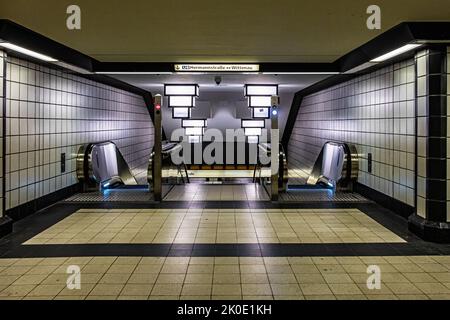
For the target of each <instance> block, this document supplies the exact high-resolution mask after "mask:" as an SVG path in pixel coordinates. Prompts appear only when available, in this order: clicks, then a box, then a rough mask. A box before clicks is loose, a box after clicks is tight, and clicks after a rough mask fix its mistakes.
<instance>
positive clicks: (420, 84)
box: [409, 46, 450, 242]
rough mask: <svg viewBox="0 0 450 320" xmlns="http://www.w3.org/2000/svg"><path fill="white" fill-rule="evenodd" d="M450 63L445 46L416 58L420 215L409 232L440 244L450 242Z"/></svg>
mask: <svg viewBox="0 0 450 320" xmlns="http://www.w3.org/2000/svg"><path fill="white" fill-rule="evenodd" d="M447 60H448V49H447V47H443V46H436V47H430V48H429V49H426V50H422V51H420V52H419V53H418V54H417V55H416V68H417V110H416V112H417V153H416V156H417V195H416V214H414V215H412V216H410V219H409V229H410V230H411V231H413V232H415V233H416V234H418V235H419V236H420V237H422V238H423V239H425V240H429V241H436V242H448V241H450V224H449V223H448V222H449V214H448V210H447V207H448V203H449V200H450V196H449V191H450V184H449V181H450V180H448V174H447V172H450V167H449V166H448V165H447V163H449V164H450V160H447V157H448V156H449V155H450V153H448V152H447V149H448V145H449V144H448V141H447V137H449V136H450V135H449V133H450V130H448V129H447V116H448V111H447V109H448V106H447V94H448V91H449V90H448V86H447V82H448V81H447V80H448V63H447ZM449 141H450V140H449Z"/></svg>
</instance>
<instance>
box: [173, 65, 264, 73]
mask: <svg viewBox="0 0 450 320" xmlns="http://www.w3.org/2000/svg"><path fill="white" fill-rule="evenodd" d="M174 70H175V72H258V71H259V64H234V63H225V64H216V63H193V64H175V65H174Z"/></svg>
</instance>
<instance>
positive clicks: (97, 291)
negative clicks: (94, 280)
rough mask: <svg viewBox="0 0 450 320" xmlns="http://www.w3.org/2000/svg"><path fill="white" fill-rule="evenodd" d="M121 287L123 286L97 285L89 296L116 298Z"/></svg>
mask: <svg viewBox="0 0 450 320" xmlns="http://www.w3.org/2000/svg"><path fill="white" fill-rule="evenodd" d="M123 287H124V285H123V284H103V283H102V284H97V285H96V286H95V287H94V288H93V289H92V291H91V292H90V294H89V296H118V295H119V294H120V291H122V289H123Z"/></svg>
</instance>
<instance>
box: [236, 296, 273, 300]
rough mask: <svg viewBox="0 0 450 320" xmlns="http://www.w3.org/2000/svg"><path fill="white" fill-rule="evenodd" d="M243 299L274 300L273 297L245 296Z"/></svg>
mask: <svg viewBox="0 0 450 320" xmlns="http://www.w3.org/2000/svg"><path fill="white" fill-rule="evenodd" d="M242 298H243V300H273V296H272V295H247V296H245V295H244V296H243V297H242Z"/></svg>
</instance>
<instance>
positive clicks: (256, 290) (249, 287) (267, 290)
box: [242, 283, 272, 296]
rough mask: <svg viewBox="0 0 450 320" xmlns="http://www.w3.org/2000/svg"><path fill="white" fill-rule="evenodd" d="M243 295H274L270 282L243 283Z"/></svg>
mask: <svg viewBox="0 0 450 320" xmlns="http://www.w3.org/2000/svg"><path fill="white" fill-rule="evenodd" d="M242 295H244V296H259V295H270V296H271V295H272V289H271V287H270V285H268V284H247V283H243V284H242Z"/></svg>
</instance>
